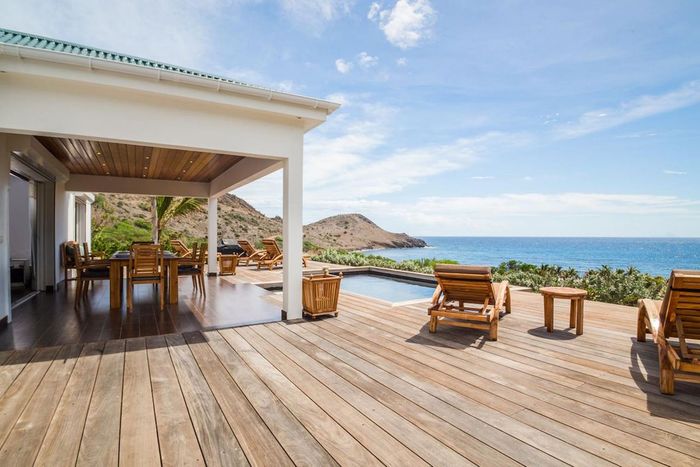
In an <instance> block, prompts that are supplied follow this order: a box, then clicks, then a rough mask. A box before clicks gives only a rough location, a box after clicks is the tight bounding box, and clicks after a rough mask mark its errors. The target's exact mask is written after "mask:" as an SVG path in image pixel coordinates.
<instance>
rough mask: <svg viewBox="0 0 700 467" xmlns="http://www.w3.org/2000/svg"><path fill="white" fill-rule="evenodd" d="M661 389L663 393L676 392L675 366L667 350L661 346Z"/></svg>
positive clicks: (671, 393)
mask: <svg viewBox="0 0 700 467" xmlns="http://www.w3.org/2000/svg"><path fill="white" fill-rule="evenodd" d="M659 390H660V391H661V394H668V395H673V394H674V393H675V392H676V388H675V381H674V379H673V368H672V367H671V362H670V361H669V359H668V355H667V354H666V350H665V349H662V348H661V347H659Z"/></svg>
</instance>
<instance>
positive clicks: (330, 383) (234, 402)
mask: <svg viewBox="0 0 700 467" xmlns="http://www.w3.org/2000/svg"><path fill="white" fill-rule="evenodd" d="M239 278H240V276H239ZM586 311H587V315H586V323H585V331H584V334H583V335H582V336H575V334H574V332H573V330H564V328H565V327H566V326H568V304H567V303H565V302H561V303H559V304H558V307H557V309H556V319H555V329H557V331H555V332H554V333H552V334H547V333H545V332H544V328H543V312H542V298H541V297H540V296H538V295H535V294H530V293H525V292H515V293H514V294H513V313H512V314H511V315H508V316H505V317H504V318H503V319H502V321H501V327H500V330H499V340H498V342H489V341H484V340H483V334H481V333H479V332H471V331H467V330H461V329H450V328H447V327H444V328H440V330H439V332H438V334H435V335H430V334H429V333H428V332H427V327H426V323H427V316H426V314H425V306H424V305H411V306H403V307H389V306H387V305H386V304H381V303H380V302H377V301H374V300H371V299H367V298H362V297H358V296H353V295H349V294H343V295H342V296H341V307H340V312H341V313H340V316H339V317H338V318H328V319H321V320H317V321H313V322H312V321H300V322H295V323H271V324H264V325H254V326H248V327H241V328H235V329H226V330H217V331H205V332H191V333H185V334H172V335H167V336H154V337H146V338H134V339H126V340H110V341H106V342H99V343H89V344H75V345H65V346H61V347H50V348H40V349H32V350H21V351H5V352H0V360H1V361H2V366H0V445H1V447H0V465H31V464H32V463H35V464H36V465H50V466H59V465H75V464H76V463H77V464H78V465H118V464H121V465H160V464H161V463H162V465H204V464H209V465H246V464H251V465H291V464H303V465H334V464H336V463H337V464H343V465H362V466H368V465H379V464H386V465H403V466H405V465H426V464H434V465H450V466H456V465H472V464H480V465H499V466H503V465H515V464H527V465H538V466H543V465H564V464H571V465H585V466H590V465H610V464H620V465H635V466H639V465H661V464H666V465H698V464H699V463H700V388H698V387H697V386H692V385H686V384H682V383H681V384H678V386H677V394H676V396H672V397H668V396H661V395H659V393H658V388H657V361H656V351H655V347H654V344H652V343H650V342H647V343H645V344H638V343H637V342H636V340H635V339H634V338H633V335H634V332H635V315H634V310H633V309H631V308H628V307H620V306H612V305H604V304H596V303H590V302H588V303H587V308H586Z"/></svg>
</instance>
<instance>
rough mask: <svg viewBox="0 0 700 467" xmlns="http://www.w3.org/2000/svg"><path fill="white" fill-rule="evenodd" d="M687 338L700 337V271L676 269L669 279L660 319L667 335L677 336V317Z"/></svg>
mask: <svg viewBox="0 0 700 467" xmlns="http://www.w3.org/2000/svg"><path fill="white" fill-rule="evenodd" d="M677 317H680V318H681V320H682V322H683V330H684V334H685V338H686V339H700V271H688V270H678V269H677V270H674V271H673V272H671V277H670V279H669V280H668V287H667V289H666V295H665V296H664V300H663V302H662V304H661V308H660V311H659V320H660V321H661V325H662V326H663V333H664V335H665V336H666V337H677V336H678V333H677V328H676V326H675V322H676V318H677Z"/></svg>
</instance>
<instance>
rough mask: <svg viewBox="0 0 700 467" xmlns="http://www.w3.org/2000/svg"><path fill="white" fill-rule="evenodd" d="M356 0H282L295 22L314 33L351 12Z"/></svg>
mask: <svg viewBox="0 0 700 467" xmlns="http://www.w3.org/2000/svg"><path fill="white" fill-rule="evenodd" d="M354 3H355V0H280V4H281V6H282V9H283V11H284V12H285V14H287V15H288V16H289V17H290V18H291V19H292V20H293V21H294V22H295V23H297V24H298V25H299V26H300V27H302V28H304V29H305V30H308V31H311V32H313V33H319V32H320V31H322V30H323V29H324V28H325V26H326V24H328V23H330V22H332V21H334V20H337V19H338V18H340V17H342V16H345V15H347V14H348V13H350V10H351V8H352V6H353V5H354Z"/></svg>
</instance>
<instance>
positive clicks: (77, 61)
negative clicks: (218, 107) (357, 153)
mask: <svg viewBox="0 0 700 467" xmlns="http://www.w3.org/2000/svg"><path fill="white" fill-rule="evenodd" d="M0 55H9V56H12V57H17V58H20V59H23V58H29V59H35V60H43V61H48V62H53V63H60V64H65V65H70V66H77V67H83V68H87V69H89V70H105V71H112V72H116V73H125V74H129V75H136V76H140V77H144V78H149V79H153V80H156V81H171V82H176V83H185V84H191V85H194V86H198V87H203V88H208V89H210V90H212V91H215V92H221V91H225V92H231V93H234V94H243V95H246V96H251V97H256V98H259V99H263V100H267V101H277V102H282V103H288V104H295V105H301V106H304V107H309V108H311V109H322V110H325V111H326V115H330V114H331V113H333V112H335V111H336V110H337V109H338V108H339V107H340V104H338V103H335V102H330V101H326V100H323V99H316V98H314V97H306V96H300V95H297V94H290V93H286V92H281V91H274V90H272V89H267V88H262V87H256V86H248V85H244V84H237V83H230V82H227V81H223V80H218V79H212V78H204V77H200V76H192V75H188V74H184V73H179V72H176V71H170V70H163V69H160V68H150V67H146V66H142V65H134V64H131V63H120V62H115V61H112V60H106V59H103V58H97V57H90V56H87V55H77V54H72V53H65V52H54V51H51V50H43V49H35V48H32V47H25V46H18V45H14V44H0Z"/></svg>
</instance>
